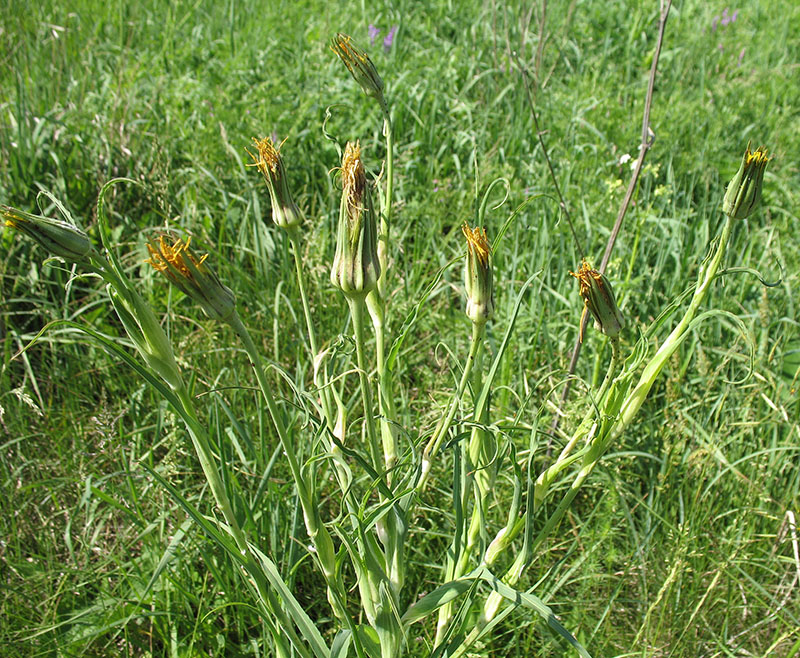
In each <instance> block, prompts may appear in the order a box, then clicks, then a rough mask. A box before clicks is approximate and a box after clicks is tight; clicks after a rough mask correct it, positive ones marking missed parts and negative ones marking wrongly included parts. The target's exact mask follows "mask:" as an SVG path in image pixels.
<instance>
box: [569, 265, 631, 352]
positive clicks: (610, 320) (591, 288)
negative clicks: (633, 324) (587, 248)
mask: <svg viewBox="0 0 800 658" xmlns="http://www.w3.org/2000/svg"><path fill="white" fill-rule="evenodd" d="M570 274H571V275H572V276H574V277H575V278H576V279H578V282H579V283H580V293H581V297H582V298H583V303H584V304H583V314H582V315H581V341H583V318H584V317H585V316H586V313H587V311H588V312H591V314H592V317H593V318H594V326H595V327H596V328H597V329H599V330H600V331H602V332H603V333H604V334H605V335H606V336H608V337H609V338H615V337H616V336H617V335H619V332H620V331H622V329H624V328H625V319H624V318H623V317H622V313H620V311H619V308H617V300H616V299H615V298H614V291H613V290H612V288H611V284H610V283H609V282H608V279H607V278H606V277H605V276H604V275H603V274H601V273H600V272H598V271H597V270H593V269H592V268H591V267H589V263H587V262H586V261H583V262H582V263H581V267H580V269H579V270H578V272H577V273H575V272H570Z"/></svg>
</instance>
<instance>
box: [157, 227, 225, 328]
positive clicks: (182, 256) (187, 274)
mask: <svg viewBox="0 0 800 658" xmlns="http://www.w3.org/2000/svg"><path fill="white" fill-rule="evenodd" d="M166 237H168V236H163V235H162V236H160V237H159V238H158V243H151V244H148V245H147V250H148V251H149V252H150V259H149V260H147V262H148V263H150V264H151V265H152V266H153V267H154V268H155V269H156V270H158V271H159V272H161V273H162V274H163V275H164V276H166V277H167V279H169V280H170V282H172V283H174V284H175V285H176V286H178V288H180V289H181V290H182V291H183V292H184V293H185V294H187V295H188V296H189V297H191V298H192V299H194V300H195V301H196V302H197V303H198V304H200V307H201V308H202V309H203V311H204V312H205V314H206V315H207V316H208V317H210V318H211V319H212V320H220V321H221V322H227V321H228V320H229V319H230V318H231V317H232V316H233V313H234V312H235V310H236V297H235V296H234V294H233V291H232V290H231V289H230V288H228V287H227V286H225V285H223V284H222V283H221V282H220V280H219V279H218V278H217V275H216V274H215V273H214V271H213V270H212V269H211V268H210V267H209V266H208V265H206V263H205V260H206V258H208V254H206V255H204V256H201V257H200V258H197V257H196V256H195V255H194V254H193V253H192V251H191V250H190V249H189V242H190V241H191V238H189V239H188V240H187V241H186V242H183V240H181V239H180V238H177V239H176V240H175V242H174V244H172V245H170V244H169V243H168V242H167V240H166V239H165V238H166Z"/></svg>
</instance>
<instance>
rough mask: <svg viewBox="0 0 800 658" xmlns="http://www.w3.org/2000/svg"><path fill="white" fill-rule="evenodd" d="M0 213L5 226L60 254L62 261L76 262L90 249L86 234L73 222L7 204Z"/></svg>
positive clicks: (81, 259)
mask: <svg viewBox="0 0 800 658" xmlns="http://www.w3.org/2000/svg"><path fill="white" fill-rule="evenodd" d="M0 214H2V215H3V217H4V218H5V220H6V221H5V225H6V226H10V227H12V228H15V229H17V230H18V231H21V232H22V233H24V234H25V235H27V236H28V237H30V238H33V239H34V240H36V242H38V243H39V244H40V245H42V246H43V247H44V248H45V249H47V251H49V252H50V253H51V254H53V255H54V256H60V257H61V258H63V259H64V260H68V261H75V262H80V261H83V260H86V257H87V256H88V255H89V252H90V251H91V250H92V243H91V242H90V241H89V236H87V235H86V233H84V232H83V231H81V230H80V229H79V228H78V227H77V226H75V225H74V224H70V223H68V222H64V221H61V220H60V219H51V218H49V217H43V216H41V215H32V214H31V213H29V212H25V211H24V210H17V209H16V208H11V207H10V206H0Z"/></svg>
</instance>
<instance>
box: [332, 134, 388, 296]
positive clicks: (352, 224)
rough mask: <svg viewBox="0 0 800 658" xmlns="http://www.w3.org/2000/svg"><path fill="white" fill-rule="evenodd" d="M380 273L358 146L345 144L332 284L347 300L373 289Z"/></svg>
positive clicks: (375, 232) (372, 215)
mask: <svg viewBox="0 0 800 658" xmlns="http://www.w3.org/2000/svg"><path fill="white" fill-rule="evenodd" d="M380 273H381V266H380V264H379V262H378V226H377V221H376V218H375V209H374V207H373V205H372V196H371V194H370V189H369V185H368V184H367V177H366V176H365V174H364V165H363V164H362V163H361V147H360V146H359V145H358V142H356V143H355V144H353V143H352V142H348V143H347V146H346V147H345V149H344V155H343V156H342V201H341V204H340V206H339V223H338V225H337V230H336V254H335V256H334V258H333V265H332V267H331V283H333V285H335V286H336V287H337V288H339V289H340V290H341V291H342V292H343V293H344V294H345V295H347V296H348V297H363V296H365V295H366V294H367V293H369V292H371V291H372V290H374V289H375V287H376V286H377V284H378V277H379V276H380Z"/></svg>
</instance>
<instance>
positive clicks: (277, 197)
mask: <svg viewBox="0 0 800 658" xmlns="http://www.w3.org/2000/svg"><path fill="white" fill-rule="evenodd" d="M284 141H286V140H284ZM253 143H254V144H255V145H256V149H257V151H258V155H257V156H256V155H255V154H253V153H251V152H250V151H249V150H247V149H245V150H246V151H247V153H248V155H249V156H250V157H251V158H253V164H251V165H250V166H251V167H258V170H259V171H260V172H261V173H262V174H263V175H264V181H265V182H266V183H267V189H268V190H269V197H270V201H271V202H272V221H273V222H275V224H276V225H277V226H280V227H281V228H283V229H290V228H293V227H295V226H299V225H300V224H301V223H302V221H303V213H302V212H300V208H298V206H297V204H296V203H295V202H294V199H293V198H292V195H291V193H290V192H289V184H288V182H287V180H286V171H285V170H284V167H283V158H282V157H281V146H283V143H281V145H280V146H279V147H278V148H275V145H274V144H273V143H272V140H271V139H270V138H269V137H265V138H264V139H256V138H255V137H253Z"/></svg>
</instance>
